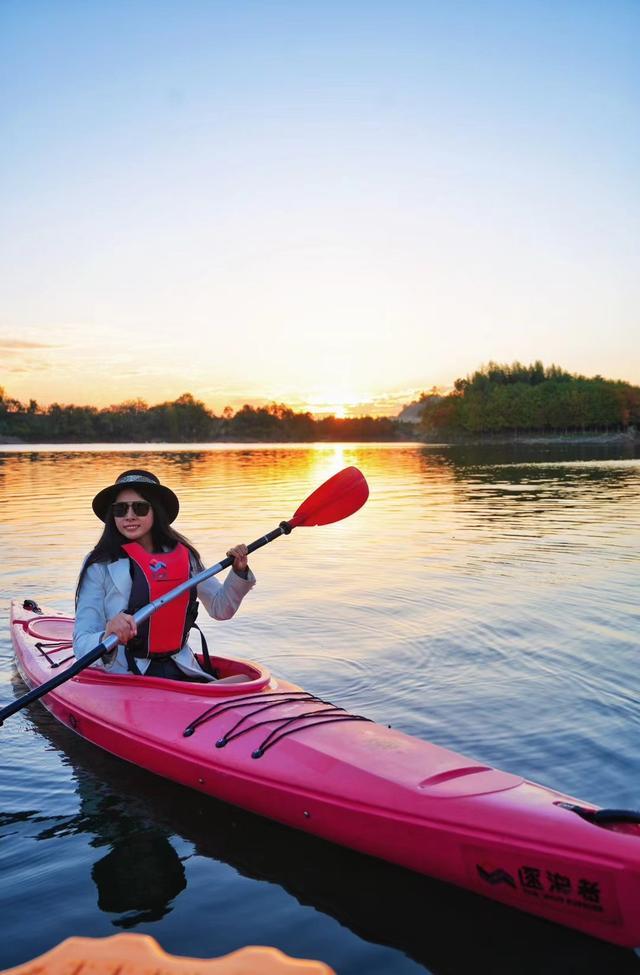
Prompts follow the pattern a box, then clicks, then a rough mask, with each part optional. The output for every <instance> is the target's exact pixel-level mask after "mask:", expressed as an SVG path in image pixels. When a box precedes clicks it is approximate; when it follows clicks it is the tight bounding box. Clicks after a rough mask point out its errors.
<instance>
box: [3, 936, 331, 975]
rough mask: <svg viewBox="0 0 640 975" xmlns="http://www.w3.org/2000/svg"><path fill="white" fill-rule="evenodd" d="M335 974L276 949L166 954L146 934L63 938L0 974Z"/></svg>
mask: <svg viewBox="0 0 640 975" xmlns="http://www.w3.org/2000/svg"><path fill="white" fill-rule="evenodd" d="M36 973H37V975H70V973H73V975H116V973H117V975H335V973H334V971H333V968H329V966H328V965H325V964H324V963H323V962H321V961H308V960H307V959H303V958H289V956H288V955H284V954H283V953H282V952H281V951H280V950H279V949H278V948H258V947H254V946H251V947H249V948H240V950H239V951H233V952H232V953H231V954H230V955H224V956H223V957H222V958H184V957H178V956H176V955H168V954H167V953H166V951H163V949H162V948H161V947H160V945H159V944H158V942H157V941H156V940H155V939H154V938H152V937H150V935H148V934H114V935H112V936H111V937H110V938H67V940H66V941H63V942H62V944H59V945H57V946H56V947H55V948H52V949H51V951H47V952H46V954H44V955H40V957H39V958H34V960H33V961H28V962H25V964H24V965H18V967H17V968H7V969H6V970H5V971H4V972H2V973H0V975H36Z"/></svg>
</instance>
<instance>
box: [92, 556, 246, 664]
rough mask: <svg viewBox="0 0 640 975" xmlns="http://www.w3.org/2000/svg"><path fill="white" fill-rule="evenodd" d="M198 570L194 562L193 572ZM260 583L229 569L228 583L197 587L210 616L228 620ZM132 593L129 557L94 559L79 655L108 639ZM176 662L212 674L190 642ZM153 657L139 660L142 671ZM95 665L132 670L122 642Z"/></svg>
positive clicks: (213, 581)
mask: <svg viewBox="0 0 640 975" xmlns="http://www.w3.org/2000/svg"><path fill="white" fill-rule="evenodd" d="M197 571H198V570H197V569H196V568H195V567H194V566H193V565H192V572H193V574H196V572H197ZM255 583H256V579H255V576H254V574H253V572H251V570H249V575H248V578H247V579H243V578H242V577H241V576H239V575H237V574H236V573H235V572H234V571H233V569H230V570H229V574H228V575H227V577H226V579H225V580H224V583H221V582H219V581H218V580H217V579H216V578H215V576H211V578H210V579H206V580H205V581H204V582H201V583H200V585H199V586H198V587H197V591H198V599H199V600H200V602H201V603H202V605H203V606H204V608H205V609H206V611H207V613H208V614H209V616H212V617H213V618H214V619H216V620H228V619H231V617H232V616H234V614H235V612H236V610H237V609H238V607H239V606H240V603H241V602H242V600H243V599H244V597H245V596H246V594H247V593H248V592H249V590H250V589H253V587H254V585H255ZM130 595H131V574H130V572H129V559H118V561H117V562H110V563H106V562H93V563H92V564H91V565H90V566H89V568H88V569H87V571H86V572H85V575H84V578H83V580H82V586H81V587H80V592H79V594H78V605H77V607H76V622H75V627H74V630H73V652H74V654H75V655H76V657H84V655H85V654H86V653H89V651H90V650H93V648H94V647H97V646H98V644H99V643H101V642H102V640H103V639H104V631H105V628H106V625H107V622H108V620H110V619H112V618H113V617H114V616H115V615H116V614H117V613H121V612H123V611H125V610H126V608H127V606H128V605H129V596H130ZM173 659H174V660H175V662H176V664H177V665H178V667H179V668H180V670H182V671H183V672H184V673H185V674H191V675H193V676H198V677H203V676H204V677H208V679H209V680H214V678H213V677H209V676H208V675H207V674H203V671H202V668H201V667H200V666H199V664H198V662H197V660H196V659H195V657H194V655H193V651H192V650H191V648H190V647H189V645H188V644H187V643H185V645H184V646H183V648H182V649H181V650H180V651H179V652H178V653H175V654H174V655H173ZM150 662H151V661H150V660H136V663H137V665H138V668H139V669H140V673H144V672H145V671H146V669H147V667H148V666H149V664H150ZM95 666H98V667H105V668H106V669H107V670H109V671H110V672H112V673H116V674H123V673H124V674H126V673H129V669H128V667H127V658H126V656H125V652H124V646H122V645H121V644H120V645H118V647H117V651H112V653H111V654H109V655H108V656H107V657H106V658H104V657H103V658H102V660H99V661H97V662H96V664H95Z"/></svg>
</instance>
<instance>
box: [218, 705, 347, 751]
mask: <svg viewBox="0 0 640 975" xmlns="http://www.w3.org/2000/svg"><path fill="white" fill-rule="evenodd" d="M319 703H320V704H329V701H319ZM274 706H275V705H274ZM261 710H263V711H266V710H267V709H266V708H262V709H261ZM328 711H344V708H339V707H336V706H335V705H333V704H331V705H330V706H329V707H327V708H322V709H321V710H318V711H303V713H302V714H290V715H285V716H284V717H280V718H267V719H266V720H265V721H256V723H255V724H252V725H251V727H250V728H243V729H242V731H235V728H237V727H238V725H240V724H242V722H241V721H238V722H236V724H235V725H234V726H233V728H232V729H231V731H228V732H227V733H226V734H225V735H223V736H222V738H219V739H218V741H217V742H216V748H224V746H225V745H227V744H228V743H229V742H230V741H235V739H236V738H241V737H242V736H243V735H247V734H248V733H249V732H250V731H253V730H254V729H255V728H261V727H262V725H265V724H275V722H278V724H279V725H280V728H284V727H286V725H288V724H293V722H294V721H302V720H303V718H313V717H315V716H316V715H317V714H326V713H327V712H328ZM254 714H259V712H258V711H253V712H252V713H251V714H250V715H247V717H253V715H254ZM243 720H244V719H243ZM279 730H280V729H279V728H274V729H273V732H272V733H274V732H276V731H279Z"/></svg>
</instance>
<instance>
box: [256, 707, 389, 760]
mask: <svg viewBox="0 0 640 975" xmlns="http://www.w3.org/2000/svg"><path fill="white" fill-rule="evenodd" d="M371 720H372V719H371V718H364V717H363V716H362V715H361V714H341V715H339V716H336V717H335V718H325V719H324V720H323V721H318V722H317V723H315V724H306V725H304V726H303V727H302V728H289V729H288V730H287V731H283V732H282V733H281V734H279V735H277V736H276V737H272V736H273V735H275V734H276V732H275V731H272V732H271V734H270V735H267V737H266V738H265V740H264V741H263V742H262V744H261V745H258V747H257V748H256V750H255V751H254V752H252V753H251V758H262V756H263V755H264V753H265V752H266V751H267V750H268V749H269V748H272V747H273V745H277V743H278V742H279V741H281V740H282V739H283V738H286V737H287V735H294V734H295V733H296V732H297V731H304V730H305V728H318V727H319V726H320V725H323V724H335V723H336V722H338V721H339V722H342V721H371ZM269 739H271V740H269Z"/></svg>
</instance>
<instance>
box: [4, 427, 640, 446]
mask: <svg viewBox="0 0 640 975" xmlns="http://www.w3.org/2000/svg"><path fill="white" fill-rule="evenodd" d="M172 442H173V441H172ZM118 443H120V441H112V440H95V441H92V440H52V441H47V443H46V445H47V446H68V447H73V446H77V445H79V444H83V445H84V446H88V445H90V446H96V447H109V446H118ZM164 443H168V441H165V440H155V441H154V440H131V441H127V446H140V447H154V446H159V445H161V444H164ZM175 443H180V444H183V445H184V446H189V444H199V445H201V444H207V445H212V446H213V445H214V444H225V445H229V446H233V445H234V444H237V445H238V446H246V444H249V443H256V444H261V445H263V444H264V445H266V446H269V445H270V444H271V445H273V446H274V447H275V446H278V447H283V446H285V447H286V446H287V445H289V444H291V445H293V444H294V443H295V444H300V445H303V446H304V445H308V446H312V445H313V444H322V445H324V444H326V445H327V446H330V445H331V444H334V443H371V444H374V443H385V444H395V443H397V444H409V443H413V444H423V445H424V446H426V447H429V446H439V447H448V446H451V447H458V446H477V447H481V446H487V447H489V446H494V445H498V444H505V445H506V444H508V445H520V444H522V445H525V446H527V445H536V444H556V445H562V444H567V445H576V444H592V445H597V444H602V445H608V444H636V443H637V444H640V431H638V430H632V429H630V430H626V431H617V432H615V433H584V434H579V433H568V434H546V435H544V434H519V435H511V436H505V435H504V434H500V435H498V434H497V435H495V436H492V435H491V434H485V435H484V436H482V437H453V438H451V437H449V438H446V439H443V438H441V437H434V438H433V439H425V438H424V437H420V436H417V435H416V436H415V437H398V438H396V439H393V440H370V441H369V440H314V441H282V440H260V439H258V438H256V437H251V438H250V439H247V440H237V439H234V440H226V439H219V440H184V441H182V440H181V441H175ZM30 444H31V445H33V446H34V447H36V446H44V443H43V442H42V441H35V440H33V441H32V440H20V439H19V438H18V437H7V436H0V445H2V446H8V447H12V446H15V447H28V446H29V445H30Z"/></svg>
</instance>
